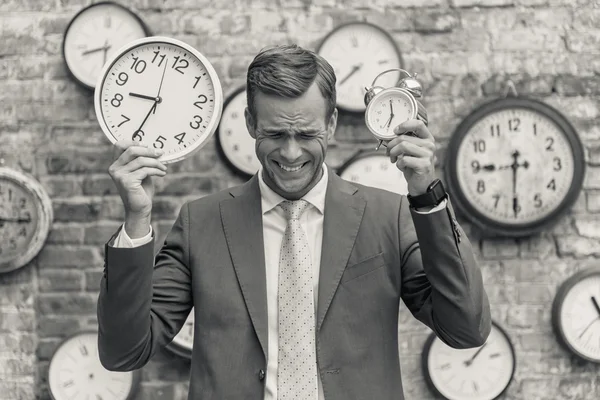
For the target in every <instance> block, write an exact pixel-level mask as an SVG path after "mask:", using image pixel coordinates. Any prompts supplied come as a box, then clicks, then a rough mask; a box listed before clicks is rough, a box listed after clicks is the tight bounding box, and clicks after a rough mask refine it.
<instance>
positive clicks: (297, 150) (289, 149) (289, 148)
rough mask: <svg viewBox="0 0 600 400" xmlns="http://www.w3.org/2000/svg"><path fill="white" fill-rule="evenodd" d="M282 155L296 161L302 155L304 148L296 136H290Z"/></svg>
mask: <svg viewBox="0 0 600 400" xmlns="http://www.w3.org/2000/svg"><path fill="white" fill-rule="evenodd" d="M280 154H281V156H282V157H283V158H284V159H285V160H286V161H289V162H294V161H296V160H297V159H298V158H300V156H301V155H302V148H301V147H300V144H299V143H298V141H297V140H296V139H295V138H289V139H287V140H286V141H285V143H284V145H283V147H282V148H281V153H280Z"/></svg>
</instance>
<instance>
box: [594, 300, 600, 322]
mask: <svg viewBox="0 0 600 400" xmlns="http://www.w3.org/2000/svg"><path fill="white" fill-rule="evenodd" d="M592 303H594V308H595V309H596V312H597V313H598V317H600V306H598V302H597V301H596V298H595V297H594V296H592Z"/></svg>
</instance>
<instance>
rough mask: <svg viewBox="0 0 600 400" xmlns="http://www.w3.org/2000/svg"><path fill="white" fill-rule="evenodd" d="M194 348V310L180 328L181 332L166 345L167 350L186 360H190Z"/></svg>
mask: <svg viewBox="0 0 600 400" xmlns="http://www.w3.org/2000/svg"><path fill="white" fill-rule="evenodd" d="M193 348H194V308H193V307H192V310H191V311H190V314H189V315H188V317H187V319H186V320H185V323H184V324H183V326H182V327H181V330H180V331H179V333H177V335H175V337H174V338H173V340H172V341H171V343H169V344H168V345H167V349H169V350H170V351H171V352H173V353H174V354H176V355H178V356H180V357H184V358H187V359H191V358H192V349H193Z"/></svg>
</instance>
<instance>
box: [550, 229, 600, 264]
mask: <svg viewBox="0 0 600 400" xmlns="http://www.w3.org/2000/svg"><path fill="white" fill-rule="evenodd" d="M556 242H557V244H558V255H559V256H560V257H564V256H569V255H570V256H574V257H576V258H582V257H589V256H594V257H598V256H599V255H600V240H598V239H593V238H586V237H580V236H573V235H568V236H557V238H556Z"/></svg>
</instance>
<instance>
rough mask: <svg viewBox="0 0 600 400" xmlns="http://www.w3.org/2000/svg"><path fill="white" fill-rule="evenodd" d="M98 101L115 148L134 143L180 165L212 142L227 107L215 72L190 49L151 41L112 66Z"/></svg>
mask: <svg viewBox="0 0 600 400" xmlns="http://www.w3.org/2000/svg"><path fill="white" fill-rule="evenodd" d="M101 75H102V77H101V80H100V84H99V85H98V88H97V89H96V93H95V96H94V101H95V107H96V116H97V118H98V121H99V122H100V125H101V127H102V130H103V131H104V133H105V134H106V136H107V137H108V138H109V140H110V141H111V142H112V143H115V142H116V141H118V140H134V141H138V142H140V143H142V144H144V145H147V146H149V147H151V148H156V149H161V150H163V151H164V154H163V155H162V156H161V157H160V158H159V160H160V161H162V162H165V163H168V162H174V161H179V160H181V159H183V158H185V157H187V156H189V155H190V154H192V152H194V151H196V150H198V149H200V148H201V147H202V146H204V145H205V144H206V142H207V141H208V140H209V139H210V138H211V137H212V135H213V133H214V131H215V129H216V127H217V124H218V122H219V119H220V117H221V111H222V108H223V95H222V89H221V84H220V82H219V78H218V77H217V74H216V71H215V70H214V68H213V67H212V65H211V64H210V63H209V62H208V60H207V59H206V58H205V57H204V56H203V55H202V54H200V53H199V52H198V51H196V50H195V49H194V48H192V47H191V46H189V45H187V44H185V43H183V42H180V41H178V40H175V39H170V38H165V37H150V38H145V39H140V40H137V41H135V42H132V43H130V44H129V45H128V46H127V48H126V49H123V50H122V51H121V52H120V54H117V55H116V57H115V59H114V60H112V61H111V62H109V63H107V65H106V66H105V69H104V71H103V73H102V74H101Z"/></svg>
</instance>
